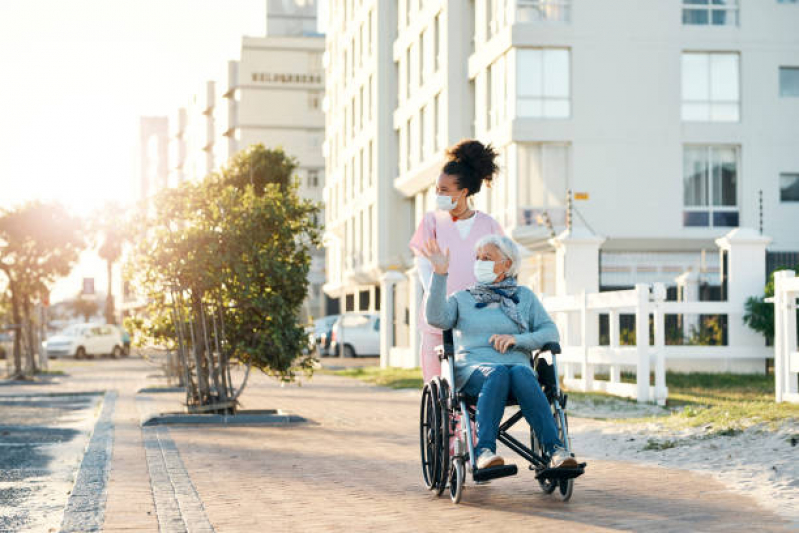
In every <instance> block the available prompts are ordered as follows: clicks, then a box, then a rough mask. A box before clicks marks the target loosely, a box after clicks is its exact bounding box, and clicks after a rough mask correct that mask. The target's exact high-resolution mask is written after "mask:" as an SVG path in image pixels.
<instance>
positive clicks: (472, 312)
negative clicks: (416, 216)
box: [423, 235, 577, 469]
mask: <svg viewBox="0 0 799 533" xmlns="http://www.w3.org/2000/svg"><path fill="white" fill-rule="evenodd" d="M475 250H476V262H475V266H474V274H475V277H476V278H477V283H475V284H474V285H472V286H471V287H469V288H467V289H465V290H461V291H458V292H455V293H453V294H452V295H451V296H449V297H447V295H446V290H447V271H448V269H449V250H446V251H444V252H442V250H441V249H440V248H439V246H438V244H437V243H436V241H435V240H432V239H431V240H429V241H427V243H426V244H425V249H424V252H423V253H424V256H425V257H427V258H428V259H429V260H430V263H431V264H432V265H433V271H434V275H433V280H432V282H431V286H430V294H429V296H428V299H427V307H426V313H427V321H428V323H430V324H431V325H433V326H435V327H437V328H441V329H454V330H455V331H454V334H455V335H454V338H455V344H456V346H457V349H456V352H455V387H456V388H457V389H458V390H459V391H461V392H463V393H465V394H467V395H469V396H473V397H476V398H477V416H476V419H477V446H476V447H475V453H476V455H477V468H478V469H480V468H487V467H491V466H499V465H502V464H504V463H505V461H504V459H503V458H502V457H500V456H498V455H497V454H496V450H497V444H496V441H497V433H498V431H499V424H500V422H501V421H502V415H503V413H504V411H505V402H506V400H507V398H508V396H509V394H512V395H513V397H515V398H516V400H517V401H518V402H519V406H520V407H521V410H522V414H523V415H524V418H525V419H526V420H527V422H528V423H529V424H530V426H531V427H532V428H533V429H534V430H535V434H536V435H537V436H538V438H539V439H540V442H541V443H542V445H543V447H544V449H545V451H546V452H547V454H548V455H549V456H550V458H551V463H550V467H551V468H560V467H574V466H576V465H577V461H576V460H575V459H574V457H573V456H571V454H569V453H568V452H567V451H566V450H565V449H564V448H563V445H562V443H561V441H560V438H559V437H558V430H557V428H556V427H555V421H554V419H553V417H552V413H551V411H550V408H549V404H548V402H547V399H546V397H545V396H544V392H543V391H542V390H541V386H540V385H539V383H538V379H537V378H536V375H535V373H534V371H533V369H532V367H531V366H530V355H529V352H530V351H532V350H535V349H537V348H540V347H541V346H543V345H544V344H546V343H548V342H557V341H558V340H559V336H558V330H557V328H556V327H555V324H554V323H553V322H552V320H551V319H550V318H549V315H548V314H547V312H546V311H545V310H544V307H543V306H542V305H541V303H540V302H539V301H538V298H536V296H535V294H533V291H531V290H530V289H528V288H527V287H520V286H519V285H517V283H516V276H517V274H518V269H519V250H518V248H517V247H516V244H515V243H514V242H513V241H512V240H511V239H509V238H508V237H504V236H499V235H488V236H486V237H483V238H482V239H480V240H479V241H478V242H477V244H476V246H475Z"/></svg>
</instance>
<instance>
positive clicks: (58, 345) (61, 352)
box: [46, 324, 124, 359]
mask: <svg viewBox="0 0 799 533" xmlns="http://www.w3.org/2000/svg"><path fill="white" fill-rule="evenodd" d="M46 347H47V356H48V357H70V356H71V357H74V358H75V359H82V358H84V357H87V356H90V355H91V356H94V355H110V356H111V357H120V356H122V355H123V353H124V349H123V343H122V334H121V333H120V332H119V329H117V328H115V327H114V326H111V325H105V324H76V325H74V326H69V327H68V328H66V329H64V330H63V331H62V332H61V333H59V334H58V335H55V336H53V337H50V338H49V339H47V342H46Z"/></svg>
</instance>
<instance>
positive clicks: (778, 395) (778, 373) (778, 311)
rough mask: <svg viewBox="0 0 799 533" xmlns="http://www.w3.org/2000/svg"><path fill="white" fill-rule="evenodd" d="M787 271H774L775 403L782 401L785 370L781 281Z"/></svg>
mask: <svg viewBox="0 0 799 533" xmlns="http://www.w3.org/2000/svg"><path fill="white" fill-rule="evenodd" d="M786 274H787V271H784V270H783V271H781V272H775V273H774V399H775V400H776V402H777V403H780V402H781V401H782V392H783V386H784V383H785V382H784V380H783V373H784V372H785V357H784V353H785V350H784V348H783V347H784V345H785V343H784V340H783V335H784V333H783V330H784V328H785V322H784V318H783V316H784V315H783V312H782V307H783V303H782V283H783V279H784V278H785V275H786Z"/></svg>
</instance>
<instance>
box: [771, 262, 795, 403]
mask: <svg viewBox="0 0 799 533" xmlns="http://www.w3.org/2000/svg"><path fill="white" fill-rule="evenodd" d="M794 277H795V273H794V272H793V271H792V270H784V271H782V272H777V273H775V274H774V322H775V324H774V326H775V327H774V341H775V342H774V344H775V348H776V350H775V354H774V379H775V382H776V400H777V401H778V402H782V401H785V400H786V395H791V397H795V395H796V394H797V392H799V387H797V383H796V376H794V374H795V373H794V372H791V356H792V354H794V353H795V352H796V349H797V346H796V345H797V339H796V294H795V293H794V292H793V291H789V290H788V287H786V286H785V285H786V283H787V282H789V281H791V280H793V279H794Z"/></svg>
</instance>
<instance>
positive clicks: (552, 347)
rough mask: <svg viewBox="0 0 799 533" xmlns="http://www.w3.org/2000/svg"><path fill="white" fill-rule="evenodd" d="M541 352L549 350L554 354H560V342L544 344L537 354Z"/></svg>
mask: <svg viewBox="0 0 799 533" xmlns="http://www.w3.org/2000/svg"><path fill="white" fill-rule="evenodd" d="M541 352H549V353H551V354H553V355H558V354H560V344H559V343H557V342H548V343H546V344H545V345H543V346H542V347H541V348H540V349H539V350H538V352H536V355H538V354H540V353H541Z"/></svg>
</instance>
